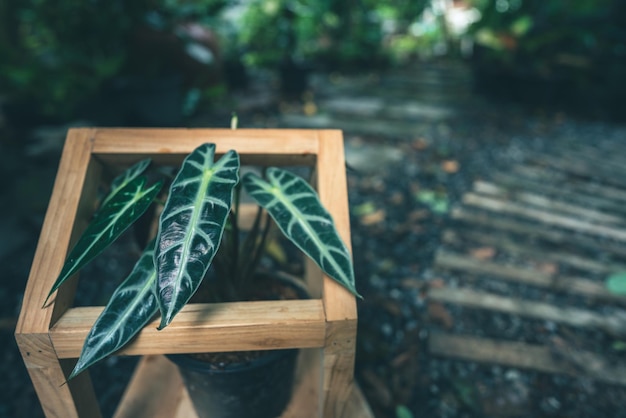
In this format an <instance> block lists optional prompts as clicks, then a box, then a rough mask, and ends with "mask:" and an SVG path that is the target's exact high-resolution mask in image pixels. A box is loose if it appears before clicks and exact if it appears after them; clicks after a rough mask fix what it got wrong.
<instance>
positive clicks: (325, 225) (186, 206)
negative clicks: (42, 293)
mask: <svg viewBox="0 0 626 418" xmlns="http://www.w3.org/2000/svg"><path fill="white" fill-rule="evenodd" d="M214 157H215V145H214V144H203V145H201V146H199V147H198V148H196V149H195V150H194V151H193V152H192V153H190V154H189V155H188V156H187V158H186V159H185V160H184V162H183V164H182V166H181V168H180V170H179V171H178V174H177V175H176V177H175V179H174V180H173V182H172V184H171V187H170V190H169V193H168V194H167V200H166V202H165V206H164V208H163V211H162V212H161V216H160V219H159V227H158V233H157V236H156V238H155V239H153V240H152V241H151V242H150V243H149V244H148V245H147V247H146V249H145V251H144V253H143V255H142V256H141V257H140V259H139V260H138V262H137V264H136V265H135V267H134V269H133V271H132V272H131V273H130V275H129V276H128V277H127V278H126V279H125V280H124V281H123V282H122V283H121V284H120V286H119V287H118V288H117V290H116V291H115V292H114V293H113V295H112V296H111V299H110V301H109V303H108V304H107V305H106V306H105V308H104V310H103V312H102V314H101V315H100V316H99V317H98V319H97V320H96V322H95V323H94V325H93V327H92V329H91V331H90V332H89V334H88V336H87V339H86V341H85V343H84V345H83V349H82V352H81V355H80V358H79V359H78V362H77V364H76V366H75V368H74V370H73V371H72V373H71V375H70V378H72V377H74V376H76V375H77V374H79V373H80V372H82V371H84V370H85V369H86V368H88V367H89V366H91V365H92V364H94V363H95V362H97V361H99V360H101V359H103V358H105V357H106V356H108V355H110V354H112V353H114V352H115V351H117V350H119V349H120V348H122V347H123V346H124V345H126V344H127V343H128V342H129V341H130V340H131V339H132V338H133V336H135V335H136V334H137V333H138V332H139V331H140V330H141V329H142V328H143V327H144V326H145V325H146V324H147V323H148V322H149V321H150V320H151V319H152V318H153V317H154V316H155V315H156V314H157V313H159V312H160V315H161V322H160V325H159V329H162V328H164V327H166V326H167V325H168V324H169V323H170V322H171V321H172V320H173V319H174V317H175V315H176V314H177V313H178V312H179V311H180V310H181V309H182V308H183V307H184V306H185V305H186V304H187V303H188V302H189V300H190V299H191V297H192V296H193V295H194V293H195V292H196V291H197V289H198V288H199V286H200V285H201V283H202V281H203V279H204V277H205V275H206V273H207V271H208V270H209V267H210V266H211V264H212V263H215V264H216V268H221V269H223V270H225V271H228V274H224V275H221V276H222V277H227V278H228V279H227V280H226V281H225V283H222V285H223V287H224V289H227V290H226V291H224V292H223V293H222V295H228V297H230V298H232V297H233V293H234V294H243V293H244V291H243V290H242V289H238V287H246V286H250V285H251V283H252V282H251V281H250V280H249V277H250V276H251V275H252V274H253V273H254V270H255V266H256V264H257V262H258V260H259V258H260V255H261V252H262V248H263V245H264V240H265V236H266V235H267V229H268V225H269V218H268V217H265V219H266V221H263V220H262V218H263V216H262V210H266V211H267V213H269V215H270V217H271V218H272V219H273V220H274V222H275V223H276V225H278V227H279V228H280V230H281V231H282V232H283V234H284V235H285V236H286V237H287V238H288V239H289V240H290V241H292V242H293V243H294V244H295V245H296V246H297V247H298V248H300V249H301V250H302V252H303V253H304V254H306V255H307V256H308V257H310V258H311V259H312V260H313V261H314V262H315V263H317V264H318V265H319V266H320V268H321V269H322V271H324V273H326V274H327V275H328V276H329V277H331V278H332V279H334V280H336V281H337V282H339V283H340V284H341V285H343V286H344V287H345V288H346V289H348V290H349V291H350V292H352V293H353V294H355V295H357V296H359V295H358V293H357V291H356V288H355V284H354V270H353V266H352V260H351V256H350V253H349V251H348V249H347V247H346V245H345V244H344V243H343V241H342V240H341V238H340V237H339V234H338V233H337V230H336V228H335V225H334V222H333V220H332V218H331V216H330V215H329V213H328V211H327V210H326V209H325V208H324V207H323V206H322V204H321V202H320V200H319V197H318V196H317V194H316V192H315V191H314V190H313V188H311V187H310V186H309V185H308V183H307V182H306V181H304V180H303V179H302V178H300V177H298V176H296V175H295V174H293V173H291V172H289V171H286V170H283V169H279V168H269V169H267V171H266V175H267V180H266V179H264V178H262V177H260V176H259V175H256V174H254V173H253V172H248V173H246V174H245V175H244V176H243V178H242V181H241V182H239V174H240V163H239V156H238V154H237V152H236V151H232V150H231V151H229V152H227V153H226V154H224V155H223V156H222V157H221V158H220V159H219V160H218V161H214ZM148 165H149V161H148V160H144V161H141V162H139V163H137V164H136V165H134V166H133V167H131V168H129V169H128V170H127V171H126V172H124V173H123V174H122V175H120V176H119V177H118V178H116V179H115V180H114V182H113V183H112V185H111V191H110V192H109V195H108V196H106V197H105V198H104V199H103V202H102V205H101V208H100V209H99V210H98V211H97V212H96V213H95V214H94V216H93V220H92V222H91V223H90V225H89V226H88V227H87V228H86V230H85V232H84V233H83V235H82V236H81V238H80V239H79V240H78V242H77V244H76V245H75V247H74V248H73V249H72V251H71V252H70V254H69V256H68V258H67V261H66V263H65V265H64V267H63V269H62V271H61V274H60V275H59V277H58V279H57V280H56V282H55V284H54V286H53V288H52V289H51V290H50V293H49V295H48V298H49V297H50V296H51V295H52V294H53V293H54V291H55V290H56V289H58V288H59V286H61V285H62V284H63V282H64V281H65V280H66V279H67V278H69V277H70V276H71V275H73V274H74V273H76V272H77V271H78V270H79V269H80V268H81V267H83V266H84V265H85V264H86V263H88V262H89V261H90V260H91V259H93V258H94V257H95V256H96V255H98V254H99V253H100V252H102V251H103V250H104V249H105V248H106V247H107V246H108V245H110V244H111V243H112V242H113V241H114V240H115V239H116V238H117V237H119V235H120V234H121V233H122V232H123V231H124V230H125V229H127V228H128V227H129V226H130V225H132V224H133V222H135V221H136V220H137V219H138V218H139V217H140V216H141V215H142V214H143V213H144V212H145V211H146V210H147V208H148V207H149V205H150V204H151V203H152V202H153V200H154V199H155V198H156V196H157V194H158V192H159V190H160V188H161V184H160V182H157V183H155V184H153V185H151V186H146V183H147V180H146V178H145V176H144V175H143V173H144V171H145V170H146V169H147V167H148ZM242 187H243V189H245V190H246V191H247V193H248V194H249V195H250V196H251V197H252V198H253V199H254V200H255V201H256V202H257V203H258V204H259V210H258V212H257V216H256V218H255V220H254V223H253V226H252V228H251V229H250V231H249V232H248V235H247V236H246V237H245V239H243V240H242V241H241V242H240V240H239V235H240V231H239V228H238V225H237V215H238V213H237V212H238V210H239V193H240V192H241V189H242ZM225 235H228V236H229V237H230V239H229V240H228V241H229V242H228V243H226V244H227V245H228V246H229V247H231V249H232V251H230V252H228V251H226V252H225V253H226V256H225V257H222V258H220V259H219V260H218V258H216V257H215V256H216V254H217V253H218V249H220V245H221V244H222V245H224V244H223V241H224V240H223V237H224V236H225ZM244 255H245V259H244ZM46 300H47V299H46Z"/></svg>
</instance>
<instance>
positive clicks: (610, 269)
mask: <svg viewBox="0 0 626 418" xmlns="http://www.w3.org/2000/svg"><path fill="white" fill-rule="evenodd" d="M570 145H571V147H570V148H571V149H568V148H567V147H564V148H562V149H561V148H559V149H557V148H556V147H555V149H554V150H547V151H545V150H544V152H542V153H535V154H531V155H530V156H529V157H528V158H526V159H525V160H524V161H515V162H512V163H511V164H509V165H506V166H505V164H503V166H505V167H495V168H494V170H493V174H492V175H491V176H489V177H490V178H484V179H480V180H477V181H475V182H474V184H473V185H472V187H471V190H470V191H468V192H466V193H465V194H464V195H463V196H462V199H461V202H460V203H459V204H458V205H457V206H456V207H454V208H453V210H452V212H451V218H452V219H453V226H452V227H449V228H447V229H445V230H444V231H443V233H442V236H441V238H442V247H441V248H440V249H439V250H438V251H437V253H436V255H435V262H434V266H435V270H436V271H437V272H438V273H439V274H440V275H441V276H442V277H443V278H444V279H443V283H444V285H443V286H442V285H441V283H438V285H437V286H434V287H431V288H429V289H428V293H427V299H428V301H429V303H431V304H432V303H436V304H443V305H444V306H447V307H448V308H452V307H454V309H461V310H462V311H461V312H467V313H472V312H482V313H483V314H484V313H487V314H492V315H508V316H510V317H515V318H517V320H518V321H540V322H541V321H543V322H545V323H547V322H549V323H553V324H555V325H554V326H555V327H556V331H555V335H553V336H552V338H551V339H549V340H548V341H549V342H548V343H546V342H544V343H543V344H537V343H536V341H535V342H529V341H519V340H511V338H510V337H507V336H506V335H505V333H504V332H501V331H498V330H493V329H490V330H489V332H488V333H487V334H488V335H489V338H485V337H484V335H485V332H484V331H485V330H481V329H476V328H473V329H472V328H468V327H467V326H463V327H459V328H458V329H457V328H455V327H454V326H451V325H450V324H449V323H448V324H447V325H446V324H438V323H437V321H436V318H433V323H432V327H433V328H434V330H433V333H432V334H431V336H430V339H429V344H428V347H429V351H430V352H431V353H432V354H434V355H437V356H443V357H449V358H454V359H457V360H458V361H471V362H478V363H487V364H499V365H504V366H509V367H515V368H520V369H530V370H535V371H538V372H543V373H551V374H562V375H568V376H573V377H581V378H588V379H592V380H596V381H598V382H603V383H608V384H613V385H622V386H626V361H624V360H623V359H618V360H616V359H615V358H614V357H613V356H611V355H610V354H607V353H608V352H610V350H608V349H607V350H599V349H597V346H596V345H594V344H592V343H591V341H589V344H587V345H585V340H584V339H585V338H592V337H586V335H596V336H597V335H598V334H597V333H601V334H603V335H604V336H603V338H605V339H606V341H609V343H610V342H611V341H613V342H620V341H623V340H624V339H625V338H626V295H617V294H614V293H612V292H610V291H609V290H608V289H607V288H606V286H605V278H606V277H607V276H609V275H610V274H613V273H616V272H621V271H626V206H625V203H626V177H625V176H626V158H624V157H622V155H623V153H622V152H621V151H624V149H622V148H621V145H619V147H620V152H617V151H616V152H611V148H610V146H611V144H597V145H594V146H591V145H589V144H578V143H576V142H575V141H571V144H570ZM447 283H450V284H447ZM494 289H495V290H494ZM507 289H508V290H507ZM520 289H522V290H521V291H520ZM524 289H527V291H524ZM440 322H441V321H440ZM470 323H471V322H470ZM443 325H446V326H443ZM442 326H443V327H444V328H445V329H438V328H441V327H442ZM473 326H474V327H476V326H479V325H477V324H475V323H474V324H473ZM559 327H566V328H567V329H569V330H574V331H576V330H580V335H577V337H576V341H575V342H573V341H569V340H568V338H567V336H570V335H571V333H570V332H569V331H568V332H564V333H563V334H564V335H565V336H562V335H561V333H560V328H559ZM584 330H587V334H586V333H585V331H584ZM500 334H501V335H500ZM581 345H582V346H581ZM586 346H587V347H596V349H595V351H590V350H587V349H585V347H586Z"/></svg>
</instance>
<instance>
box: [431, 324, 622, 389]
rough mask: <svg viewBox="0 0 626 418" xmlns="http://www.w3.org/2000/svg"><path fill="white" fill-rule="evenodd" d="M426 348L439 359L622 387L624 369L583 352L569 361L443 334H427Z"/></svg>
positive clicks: (530, 348)
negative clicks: (452, 359) (473, 362)
mask: <svg viewBox="0 0 626 418" xmlns="http://www.w3.org/2000/svg"><path fill="white" fill-rule="evenodd" d="M428 347H429V351H430V352H431V353H433V354H436V355H440V356H447V357H455V358H459V359H464V360H469V361H476V362H480V363H496V364H502V365H505V366H511V367H517V368H521V369H532V370H537V371H540V372H545V373H556V374H565V375H569V376H574V377H586V378H593V379H595V380H598V381H600V382H605V383H610V384H615V385H626V366H624V365H623V364H614V363H611V362H608V361H607V360H606V359H604V358H603V357H601V356H599V355H597V354H594V353H591V352H587V351H579V352H578V353H576V355H575V359H573V358H572V357H573V356H572V357H570V356H560V355H555V352H554V350H553V349H551V348H550V347H545V346H541V345H536V344H526V343H521V342H510V341H500V340H493V339H486V338H477V337H470V336H459V335H450V334H443V333H433V334H431V336H430V338H429V341H428Z"/></svg>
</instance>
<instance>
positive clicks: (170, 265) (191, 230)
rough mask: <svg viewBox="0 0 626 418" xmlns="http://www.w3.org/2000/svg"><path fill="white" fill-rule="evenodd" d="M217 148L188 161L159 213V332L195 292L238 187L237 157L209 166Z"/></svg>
mask: <svg viewBox="0 0 626 418" xmlns="http://www.w3.org/2000/svg"><path fill="white" fill-rule="evenodd" d="M214 156H215V145H213V144H204V145H201V146H200V147H198V148H196V149H195V150H194V151H193V152H192V153H191V154H189V155H188V156H187V158H186V159H185V161H184V162H183V165H182V167H181V169H180V171H179V172H178V174H177V176H176V178H175V179H174V182H173V183H172V186H171V188H170V193H169V195H168V198H167V202H166V203H165V207H164V208H163V212H162V213H161V219H160V222H159V232H158V235H157V247H156V252H155V265H156V268H157V272H158V274H157V298H158V302H159V308H160V310H161V324H160V325H159V329H162V328H164V327H165V326H167V325H168V324H169V323H170V322H171V321H172V319H173V318H174V315H176V314H177V313H178V311H180V309H181V308H182V307H183V306H185V304H186V303H187V302H188V301H189V299H190V298H191V296H192V295H193V294H194V293H195V292H196V290H197V289H198V286H199V285H200V283H201V282H202V279H203V278H204V275H205V274H206V272H207V270H208V268H209V265H210V264H211V261H212V260H213V257H214V256H215V253H216V251H217V249H218V247H219V244H220V241H221V239H222V234H223V232H224V226H225V224H226V218H227V216H228V213H229V212H230V206H231V202H232V198H233V188H234V187H235V185H236V184H237V182H238V181H239V155H237V153H236V152H235V151H229V152H227V153H226V154H224V156H223V157H222V158H221V159H220V160H219V161H217V162H216V163H214V162H213V159H214Z"/></svg>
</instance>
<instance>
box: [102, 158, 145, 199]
mask: <svg viewBox="0 0 626 418" xmlns="http://www.w3.org/2000/svg"><path fill="white" fill-rule="evenodd" d="M150 162H151V160H150V159H149V158H146V159H145V160H141V161H139V162H138V163H137V164H135V165H133V166H132V167H130V168H129V169H127V170H125V171H124V172H123V173H122V174H120V175H119V176H117V177H116V178H115V179H114V180H113V181H112V182H111V190H110V191H109V194H108V195H107V196H106V197H105V198H104V200H103V201H102V203H101V204H100V207H103V206H104V205H105V204H106V203H107V202H108V201H110V200H111V199H113V198H114V197H115V196H116V195H117V193H118V192H119V191H120V190H122V189H123V188H124V186H126V185H127V184H128V183H130V182H131V181H133V180H135V179H136V178H137V177H139V176H140V175H141V174H142V173H143V172H144V171H146V168H148V166H149V165H150Z"/></svg>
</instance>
